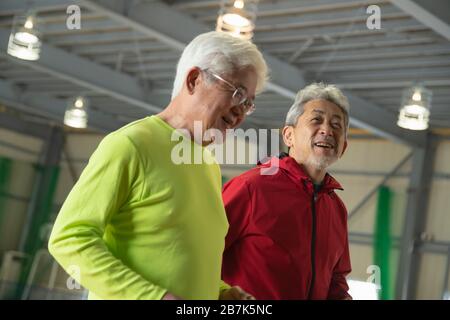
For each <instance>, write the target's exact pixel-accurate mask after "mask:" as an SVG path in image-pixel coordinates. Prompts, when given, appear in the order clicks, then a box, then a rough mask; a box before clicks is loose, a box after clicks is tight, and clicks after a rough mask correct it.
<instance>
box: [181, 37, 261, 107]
mask: <svg viewBox="0 0 450 320" xmlns="http://www.w3.org/2000/svg"><path fill="white" fill-rule="evenodd" d="M250 66H251V67H253V68H254V69H255V71H256V74H257V85H256V92H257V93H259V92H261V91H262V90H263V88H264V86H265V84H266V82H267V78H268V76H267V74H268V68H267V64H266V62H265V61H264V58H263V56H262V54H261V52H260V51H259V50H258V48H257V47H256V45H255V44H253V43H251V42H250V41H248V40H244V39H240V38H236V37H233V36H231V35H229V34H227V33H224V32H217V31H211V32H207V33H203V34H201V35H199V36H197V37H195V38H194V40H192V41H191V42H190V43H189V44H188V45H187V46H186V48H185V49H184V51H183V53H182V55H181V57H180V60H179V61H178V65H177V73H176V76H175V81H174V84H173V90H172V99H174V98H175V97H176V96H177V95H178V94H179V93H180V91H181V89H182V87H183V82H184V80H185V77H186V74H187V72H188V71H189V69H191V68H192V67H198V68H200V69H202V70H204V69H209V70H211V71H212V72H214V73H217V74H218V75H221V76H222V75H229V74H231V73H233V72H235V71H238V70H240V69H243V68H245V67H250Z"/></svg>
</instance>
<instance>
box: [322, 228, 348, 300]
mask: <svg viewBox="0 0 450 320" xmlns="http://www.w3.org/2000/svg"><path fill="white" fill-rule="evenodd" d="M345 233H346V235H345V248H344V252H343V253H342V255H341V257H340V258H339V260H338V262H337V263H336V266H335V267H334V270H333V275H332V279H331V283H330V288H329V290H328V299H331V300H351V299H352V297H351V296H350V295H349V294H348V289H349V288H348V284H347V280H346V278H345V277H346V276H347V275H348V274H349V273H350V272H351V270H352V268H351V264H350V254H349V248H348V232H347V229H346V230H345Z"/></svg>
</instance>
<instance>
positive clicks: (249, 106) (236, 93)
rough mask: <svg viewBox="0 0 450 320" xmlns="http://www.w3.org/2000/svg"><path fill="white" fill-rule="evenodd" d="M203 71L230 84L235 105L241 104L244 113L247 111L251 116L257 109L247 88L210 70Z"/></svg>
mask: <svg viewBox="0 0 450 320" xmlns="http://www.w3.org/2000/svg"><path fill="white" fill-rule="evenodd" d="M203 71H205V72H206V73H208V74H210V75H211V76H213V77H214V78H216V79H218V80H220V81H222V82H223V83H225V84H226V85H228V86H229V87H230V88H232V89H233V95H232V96H231V99H232V101H233V105H234V106H239V107H240V108H241V109H242V111H243V113H245V114H246V115H248V116H249V115H251V114H252V113H253V112H254V111H255V109H256V107H255V104H254V103H253V100H252V99H250V98H249V97H248V93H247V90H245V89H244V88H242V87H236V86H235V85H233V84H232V83H231V82H229V81H227V80H225V79H224V78H222V77H221V76H219V75H218V74H215V73H213V72H211V71H209V70H203Z"/></svg>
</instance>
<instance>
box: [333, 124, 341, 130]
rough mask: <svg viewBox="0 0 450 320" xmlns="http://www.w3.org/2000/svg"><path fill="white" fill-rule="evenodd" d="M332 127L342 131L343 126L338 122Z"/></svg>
mask: <svg viewBox="0 0 450 320" xmlns="http://www.w3.org/2000/svg"><path fill="white" fill-rule="evenodd" d="M332 126H333V127H335V128H336V129H340V128H341V127H342V126H341V124H340V123H337V122H336V123H333V124H332Z"/></svg>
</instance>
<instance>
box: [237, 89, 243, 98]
mask: <svg viewBox="0 0 450 320" xmlns="http://www.w3.org/2000/svg"><path fill="white" fill-rule="evenodd" d="M236 97H237V98H239V99H242V98H243V97H244V93H243V92H242V91H240V90H237V91H236Z"/></svg>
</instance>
